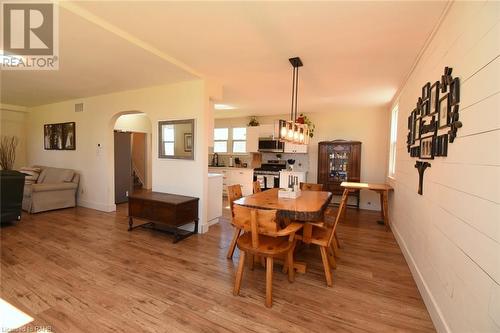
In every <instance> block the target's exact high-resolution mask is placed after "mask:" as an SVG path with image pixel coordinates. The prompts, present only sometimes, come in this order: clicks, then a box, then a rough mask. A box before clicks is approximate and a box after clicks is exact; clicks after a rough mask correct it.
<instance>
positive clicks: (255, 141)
mask: <svg viewBox="0 0 500 333" xmlns="http://www.w3.org/2000/svg"><path fill="white" fill-rule="evenodd" d="M259 135H260V126H250V127H247V153H256V152H258V151H259Z"/></svg>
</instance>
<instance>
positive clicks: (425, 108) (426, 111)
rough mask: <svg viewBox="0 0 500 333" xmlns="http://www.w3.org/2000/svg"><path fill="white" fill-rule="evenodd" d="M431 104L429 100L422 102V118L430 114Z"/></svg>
mask: <svg viewBox="0 0 500 333" xmlns="http://www.w3.org/2000/svg"><path fill="white" fill-rule="evenodd" d="M429 104H430V101H429V100H425V101H422V117H423V116H427V115H428V114H430V109H429Z"/></svg>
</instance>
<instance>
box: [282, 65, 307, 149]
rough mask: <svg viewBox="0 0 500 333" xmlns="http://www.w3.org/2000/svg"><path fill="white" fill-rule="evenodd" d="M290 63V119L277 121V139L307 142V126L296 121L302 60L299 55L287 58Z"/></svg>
mask: <svg viewBox="0 0 500 333" xmlns="http://www.w3.org/2000/svg"><path fill="white" fill-rule="evenodd" d="M288 60H289V61H290V64H292V71H293V73H292V106H291V109H290V120H289V121H286V120H280V121H279V127H280V132H279V139H280V140H282V141H287V142H292V143H296V144H308V143H309V128H308V126H307V125H306V124H302V123H299V122H298V118H297V117H298V104H297V98H298V92H299V67H302V66H303V64H302V61H301V60H300V58H299V57H294V58H290V59H288Z"/></svg>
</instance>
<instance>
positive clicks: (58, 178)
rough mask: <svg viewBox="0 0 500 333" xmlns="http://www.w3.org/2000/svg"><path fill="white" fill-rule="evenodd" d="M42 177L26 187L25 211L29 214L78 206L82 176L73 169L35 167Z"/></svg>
mask: <svg viewBox="0 0 500 333" xmlns="http://www.w3.org/2000/svg"><path fill="white" fill-rule="evenodd" d="M35 167H36V168H40V169H41V172H40V176H39V177H38V179H37V180H36V183H34V184H25V185H24V197H23V210H25V211H27V212H29V213H38V212H44V211H47V210H52V209H60V208H68V207H75V206H76V193H77V192H76V191H77V189H78V183H79V181H80V175H79V174H78V173H76V171H75V170H72V169H61V168H52V167H45V166H35Z"/></svg>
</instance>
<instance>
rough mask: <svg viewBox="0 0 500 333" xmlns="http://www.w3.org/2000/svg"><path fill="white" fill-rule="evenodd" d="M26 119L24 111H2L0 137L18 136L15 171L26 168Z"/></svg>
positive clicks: (0, 112)
mask: <svg viewBox="0 0 500 333" xmlns="http://www.w3.org/2000/svg"><path fill="white" fill-rule="evenodd" d="M26 117H27V113H26V112H24V111H11V110H7V109H0V135H1V136H3V135H6V136H16V137H17V138H18V139H19V145H18V146H17V149H16V161H15V163H14V169H19V168H20V167H22V166H26V163H27V161H26Z"/></svg>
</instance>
